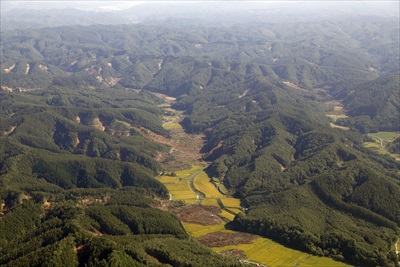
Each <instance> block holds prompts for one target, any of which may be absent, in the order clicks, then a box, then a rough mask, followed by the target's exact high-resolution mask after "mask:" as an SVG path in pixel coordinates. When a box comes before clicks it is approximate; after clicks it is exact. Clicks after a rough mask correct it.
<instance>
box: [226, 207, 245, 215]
mask: <svg viewBox="0 0 400 267" xmlns="http://www.w3.org/2000/svg"><path fill="white" fill-rule="evenodd" d="M227 209H228V210H230V211H232V212H234V213H235V214H238V213H239V212H242V210H241V209H238V208H227Z"/></svg>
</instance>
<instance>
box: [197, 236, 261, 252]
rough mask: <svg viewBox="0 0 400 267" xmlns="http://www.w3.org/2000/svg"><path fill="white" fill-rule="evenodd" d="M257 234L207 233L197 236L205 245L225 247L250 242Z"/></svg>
mask: <svg viewBox="0 0 400 267" xmlns="http://www.w3.org/2000/svg"><path fill="white" fill-rule="evenodd" d="M257 237H258V236H256V235H252V234H249V233H241V232H236V233H223V232H214V233H208V234H206V235H203V236H201V237H199V238H197V241H199V242H200V243H201V244H203V245H205V246H207V247H214V248H215V247H225V246H231V245H239V244H251V243H252V242H253V241H254V240H255V239H257Z"/></svg>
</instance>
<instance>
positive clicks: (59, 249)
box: [0, 16, 400, 266]
mask: <svg viewBox="0 0 400 267" xmlns="http://www.w3.org/2000/svg"><path fill="white" fill-rule="evenodd" d="M167 21H171V22H173V19H170V20H167ZM164 22H165V20H162V21H161V22H153V23H149V24H138V25H114V26H113V25H94V26H93V25H92V26H62V27H54V28H41V29H30V30H13V31H5V32H2V34H1V40H2V41H1V92H0V100H1V102H0V107H1V109H0V111H1V114H0V115H1V116H0V133H1V136H0V144H1V146H0V184H1V187H0V199H1V202H0V203H1V204H2V209H1V211H2V216H1V218H0V230H1V231H0V252H1V256H0V264H2V265H5V266H29V265H32V266H38V265H44V264H45V263H49V265H52V266H57V265H63V263H65V262H68V263H70V264H71V266H77V265H82V266H83V265H87V266H99V265H106V264H115V265H117V264H121V265H126V266H160V265H161V266H162V265H164V264H169V265H172V266H187V265H190V264H192V265H193V266H235V265H237V264H238V263H237V262H236V261H230V260H227V259H225V258H222V257H221V256H219V255H217V254H214V253H211V252H210V251H209V250H207V249H205V248H204V247H202V246H200V245H199V244H198V243H196V242H195V241H193V240H192V239H190V238H189V237H188V235H187V234H186V232H185V231H184V229H183V227H182V225H181V224H180V223H179V221H178V220H177V219H176V218H175V217H173V216H172V215H170V214H168V213H165V212H162V211H159V210H156V209H154V208H151V207H152V206H154V205H155V203H157V201H159V200H160V199H165V198H166V197H167V196H168V192H167V190H166V188H165V186H163V185H162V184H161V183H159V182H158V181H157V180H156V179H154V178H153V177H154V176H155V175H157V174H158V173H159V172H161V171H163V170H162V168H161V166H160V164H159V161H160V159H161V158H164V159H165V158H168V152H169V148H168V147H166V146H165V145H162V144H159V143H156V142H154V141H152V140H150V139H148V138H147V137H146V136H145V135H144V134H143V133H147V134H148V135H162V136H164V137H165V138H168V135H169V133H168V131H167V130H165V129H164V128H163V127H162V120H161V118H162V116H163V115H164V111H163V110H162V109H161V107H162V106H163V104H164V103H163V101H161V100H160V99H159V98H158V97H156V96H154V95H153V93H154V92H156V93H164V94H166V95H168V96H173V97H176V101H175V103H174V104H173V106H172V107H173V108H174V109H178V110H180V111H182V112H183V114H184V116H185V119H184V120H183V121H182V126H183V127H184V128H185V130H186V131H187V132H193V133H203V134H204V135H205V141H206V142H205V146H204V147H203V151H202V152H203V153H204V160H205V161H208V162H209V166H208V167H207V169H206V171H207V172H208V174H209V176H210V177H213V178H214V179H217V180H219V181H220V182H221V183H223V184H224V185H225V187H226V188H227V189H228V194H231V195H233V196H236V197H238V198H240V199H241V200H242V206H243V208H244V209H245V211H246V212H244V213H241V214H239V215H237V216H236V218H235V220H234V221H233V223H232V224H231V225H230V227H233V228H235V229H236V230H239V231H247V232H251V233H256V234H260V235H264V236H267V237H271V238H273V239H275V240H277V241H279V242H281V243H283V244H285V245H287V246H290V247H293V248H296V249H301V250H303V251H306V252H310V253H313V254H316V255H325V256H330V257H333V258H335V259H337V260H341V261H345V262H347V263H350V264H354V265H360V266H398V261H399V259H398V256H397V255H396V254H395V252H394V250H393V244H394V243H395V241H396V240H397V239H398V236H399V235H400V229H399V226H400V176H399V173H400V163H399V162H398V161H395V160H394V159H392V158H391V157H389V156H384V155H380V154H378V153H376V152H373V151H372V150H369V149H368V148H365V147H364V146H363V142H364V139H365V138H366V137H365V136H363V135H362V134H364V133H368V132H371V131H378V130H385V131H399V130H400V129H399V124H398V120H396V118H399V115H400V110H399V99H398V96H399V83H398V78H399V72H400V67H399V64H398V62H399V50H398V43H399V32H398V29H399V28H398V27H399V26H398V17H378V16H341V17H340V18H330V17H326V18H324V19H321V20H314V21H312V20H311V21H310V20H308V21H302V20H301V19H300V20H296V21H295V20H289V22H288V23H273V22H271V21H269V22H264V21H263V23H261V22H257V21H255V22H254V23H252V24H250V23H249V24H247V23H237V24H236V25H235V26H229V27H228V26H226V25H224V24H220V23H217V24H212V23H198V24H196V23H195V22H196V20H192V21H191V22H190V23H183V24H180V23H181V22H182V19H179V20H177V21H175V23H170V24H166V23H164ZM178 22H179V23H178ZM151 24H152V25H151ZM177 25H178V26H177ZM327 102H335V103H340V104H341V105H342V106H343V116H342V118H339V119H338V120H337V121H336V122H335V123H336V124H337V125H342V126H348V127H349V128H350V130H343V128H341V129H337V128H332V127H330V123H331V122H332V121H330V119H329V118H328V117H327V116H325V113H326V112H327V108H326V107H325V106H324V105H323V103H327ZM337 125H336V127H337ZM396 142H397V141H396ZM396 142H393V143H392V144H391V145H390V146H389V149H390V150H391V151H393V150H395V147H396ZM159 221H162V222H164V223H163V224H160V223H159ZM171 244H173V245H171ZM43 255H44V256H43ZM44 259H46V261H45V260H44Z"/></svg>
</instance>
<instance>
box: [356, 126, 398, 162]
mask: <svg viewBox="0 0 400 267" xmlns="http://www.w3.org/2000/svg"><path fill="white" fill-rule="evenodd" d="M368 137H371V138H372V139H373V140H374V142H365V143H364V147H367V148H370V149H372V150H374V151H376V152H378V153H380V154H383V155H385V154H388V155H390V156H391V157H393V158H396V159H398V158H400V155H399V154H393V153H390V152H389V151H387V149H386V148H385V147H386V146H387V145H388V144H390V143H391V142H393V141H394V139H396V138H397V137H400V133H399V132H377V133H370V134H368Z"/></svg>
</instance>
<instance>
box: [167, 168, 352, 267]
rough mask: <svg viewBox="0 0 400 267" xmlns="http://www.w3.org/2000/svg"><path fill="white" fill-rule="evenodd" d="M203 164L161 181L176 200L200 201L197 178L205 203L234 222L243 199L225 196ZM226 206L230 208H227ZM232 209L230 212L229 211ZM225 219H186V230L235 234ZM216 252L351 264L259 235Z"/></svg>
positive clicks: (272, 262) (278, 261)
mask: <svg viewBox="0 0 400 267" xmlns="http://www.w3.org/2000/svg"><path fill="white" fill-rule="evenodd" d="M202 168H203V167H201V166H192V168H191V169H189V170H182V171H177V172H176V175H177V176H176V177H171V176H162V177H160V178H159V179H160V181H161V182H162V183H164V184H165V186H166V187H167V188H168V190H169V192H170V194H171V195H172V199H173V200H183V201H185V202H186V203H188V204H196V203H198V200H197V195H196V193H194V192H193V191H192V190H191V189H190V187H189V183H188V182H189V179H190V178H193V177H194V182H193V184H194V186H195V188H196V190H199V191H201V192H202V193H204V194H205V198H204V199H203V200H202V201H201V205H207V206H216V207H220V208H223V209H222V211H221V213H218V214H217V215H218V216H220V217H222V218H225V220H227V221H232V220H233V219H234V217H235V215H234V214H232V213H230V212H233V213H235V214H237V213H239V212H241V207H240V200H239V199H236V198H231V197H225V196H224V195H222V194H221V193H220V192H219V191H218V190H217V188H216V187H215V185H214V184H213V183H211V181H210V178H209V177H208V176H207V174H206V173H205V172H203V171H202ZM224 209H226V210H224ZM227 210H229V211H230V212H229V211H227ZM225 224H226V223H225V222H221V223H220V224H216V225H200V224H195V223H185V222H182V225H183V226H184V228H185V230H186V231H187V232H188V233H189V234H190V235H191V236H192V237H193V238H199V237H202V236H204V235H206V234H210V233H214V232H223V233H231V234H235V233H236V232H235V231H232V230H227V229H225ZM211 249H212V250H214V251H215V252H220V251H223V250H229V249H239V250H242V251H243V252H244V253H245V254H246V258H244V259H243V260H245V261H246V260H248V261H251V262H257V263H261V264H264V265H266V266H269V267H278V266H279V267H281V266H296V267H299V266H300V267H301V266H303V267H311V266H313V267H315V266H324V267H344V266H349V265H346V264H344V263H341V262H336V261H334V260H332V259H330V258H326V257H316V256H311V255H309V254H307V253H304V252H301V251H297V250H294V249H290V248H287V247H284V246H282V245H280V244H278V243H276V242H274V241H272V240H271V239H268V238H264V237H260V236H258V237H256V239H255V240H253V241H252V243H250V244H238V245H228V246H224V247H212V248H211Z"/></svg>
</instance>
